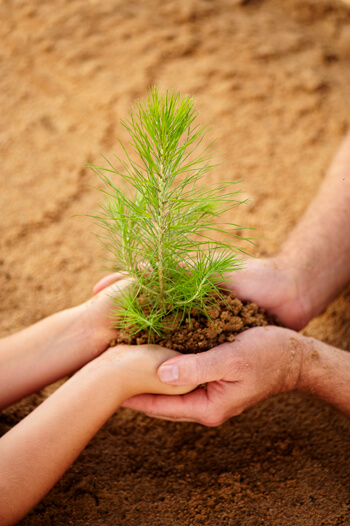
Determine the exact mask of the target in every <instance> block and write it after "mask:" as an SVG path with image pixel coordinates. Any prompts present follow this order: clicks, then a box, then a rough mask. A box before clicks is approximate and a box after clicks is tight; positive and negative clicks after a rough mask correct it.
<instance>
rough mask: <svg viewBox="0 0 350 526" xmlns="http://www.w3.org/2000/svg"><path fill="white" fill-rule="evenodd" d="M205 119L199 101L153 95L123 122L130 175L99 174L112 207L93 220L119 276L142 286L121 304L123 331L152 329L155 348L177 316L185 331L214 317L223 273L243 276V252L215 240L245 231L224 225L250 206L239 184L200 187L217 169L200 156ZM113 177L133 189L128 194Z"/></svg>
mask: <svg viewBox="0 0 350 526" xmlns="http://www.w3.org/2000/svg"><path fill="white" fill-rule="evenodd" d="M197 113H198V112H197V111H196V110H195V108H194V101H193V99H192V98H191V97H189V96H187V95H185V96H184V97H181V95H180V93H179V92H177V91H172V92H166V94H164V95H160V94H159V92H158V90H157V88H152V89H151V90H150V92H149V94H148V98H147V100H146V102H137V103H136V105H135V107H134V108H132V109H131V111H130V118H129V120H127V121H126V122H122V124H123V126H124V127H125V128H126V129H127V131H128V133H129V135H130V138H131V145H132V147H133V150H134V152H135V154H137V155H136V156H135V158H131V157H130V156H129V154H128V153H127V151H126V149H125V148H124V147H123V149H124V152H125V155H126V161H121V160H120V159H119V158H118V160H119V161H120V163H121V164H122V166H123V168H124V170H125V171H124V173H121V172H120V171H119V170H117V169H116V168H115V167H114V166H113V165H112V164H111V163H110V162H109V161H107V160H106V162H107V163H108V166H107V167H99V166H94V165H91V167H92V169H93V170H94V171H95V172H96V173H97V175H98V176H99V177H100V178H101V179H102V180H103V181H104V182H105V184H106V190H102V191H103V192H104V193H105V194H106V195H107V199H106V200H105V203H104V204H103V205H102V206H101V210H100V214H99V215H98V216H94V217H95V219H97V222H98V223H99V225H100V226H101V227H102V228H103V230H104V234H103V235H100V236H99V237H100V239H101V240H102V242H103V244H104V245H105V247H106V248H107V249H108V250H109V252H110V253H111V254H112V258H111V260H110V261H111V262H112V264H111V270H113V271H124V272H127V273H128V274H129V275H130V276H131V277H133V278H134V281H133V284H132V285H131V286H130V287H129V289H128V290H127V292H126V293H125V294H124V295H123V296H122V298H121V299H116V300H115V301H116V304H117V306H116V307H117V308H116V314H115V325H114V326H115V327H116V328H119V329H122V330H123V331H127V332H129V333H130V334H135V333H137V332H139V331H141V330H146V331H147V332H148V335H149V339H150V341H152V334H154V333H156V334H158V335H159V336H161V335H162V334H164V333H165V332H166V331H167V330H169V315H172V316H170V317H171V318H172V319H175V320H177V322H181V321H182V320H183V319H184V318H185V317H186V316H190V313H191V310H192V309H195V310H196V311H197V312H199V313H203V314H204V315H206V316H207V317H209V314H208V307H209V306H210V305H211V304H212V303H213V301H214V298H215V295H218V294H219V295H220V282H222V281H223V279H224V274H225V273H227V272H230V271H233V270H236V269H239V268H241V263H242V260H241V258H239V257H238V249H236V248H234V247H232V246H230V245H228V244H226V243H224V242H222V241H217V240H214V239H212V238H211V237H210V234H211V233H214V232H232V231H234V230H237V228H240V229H241V228H242V227H237V225H233V224H221V223H220V222H218V219H217V218H218V217H219V216H220V215H221V214H222V213H223V212H225V211H226V210H228V209H231V208H232V207H233V206H236V205H237V204H239V203H240V202H241V201H239V200H237V199H236V196H237V193H239V192H231V191H230V190H231V188H232V185H233V184H235V183H232V182H227V183H221V184H215V185H204V184H203V182H202V181H201V178H202V177H203V175H204V174H205V173H206V172H208V170H210V169H211V168H213V166H212V165H211V164H210V163H211V159H212V156H211V155H210V154H209V153H208V148H206V149H204V150H203V149H202V151H201V150H200V145H201V143H202V140H203V137H204V135H205V133H206V130H207V126H200V125H199V124H196V123H195V120H196V117H197ZM113 174H116V175H118V176H120V177H122V179H123V180H124V181H125V182H127V183H128V185H125V186H127V187H128V188H129V189H131V190H130V191H125V192H124V191H122V190H121V188H120V187H118V186H117V185H116V184H115V182H113V179H112V177H113Z"/></svg>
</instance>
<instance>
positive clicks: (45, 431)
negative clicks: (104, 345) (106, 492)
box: [0, 345, 193, 526]
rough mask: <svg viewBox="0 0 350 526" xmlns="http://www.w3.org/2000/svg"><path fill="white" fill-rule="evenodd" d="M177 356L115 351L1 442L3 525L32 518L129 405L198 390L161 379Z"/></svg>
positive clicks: (126, 348)
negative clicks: (135, 399)
mask: <svg viewBox="0 0 350 526" xmlns="http://www.w3.org/2000/svg"><path fill="white" fill-rule="evenodd" d="M176 354H177V353H175V352H174V351H171V350H169V349H162V348H160V347H158V346H153V348H152V349H150V348H149V347H148V346H147V345H144V346H133V347H131V346H130V347H129V346H118V347H114V348H111V349H109V350H108V351H106V352H105V353H104V354H102V355H101V356H100V357H98V358H96V359H95V360H93V361H91V362H90V363H89V364H87V365H86V366H85V367H83V368H82V369H81V370H80V371H79V372H78V373H76V375H75V376H73V377H72V378H71V379H69V380H68V381H67V382H66V383H65V384H64V385H63V386H61V387H60V388H59V389H58V390H57V391H56V392H55V393H54V394H53V395H52V396H51V397H50V398H48V399H47V400H45V402H43V403H42V404H41V405H40V406H39V407H38V408H37V409H35V410H34V411H33V412H32V413H31V414H30V415H28V416H27V417H26V418H25V419H24V420H22V421H21V422H20V423H19V424H17V425H16V426H15V427H14V428H13V429H11V430H10V431H9V432H8V433H6V434H5V435H4V436H3V437H2V438H1V439H0V524H1V525H4V526H5V525H6V526H7V525H10V524H14V523H15V522H17V521H18V520H19V519H20V518H21V517H23V516H24V515H25V514H26V513H28V511H29V510H30V509H31V508H32V507H33V506H34V504H36V503H37V502H38V501H39V500H40V499H41V498H42V497H43V496H44V495H45V494H46V493H47V492H48V491H49V490H50V489H51V488H52V486H53V485H54V484H55V483H56V482H57V480H58V479H59V478H60V477H61V476H62V475H63V473H64V472H65V471H66V470H67V469H68V467H69V466H70V465H71V464H72V462H73V461H74V460H75V459H76V458H77V456H78V455H79V454H80V452H81V451H82V450H83V449H84V447H85V446H86V445H87V443H88V442H89V440H91V438H92V437H93V436H94V434H95V433H96V432H97V431H98V430H99V429H100V427H101V426H102V425H103V424H104V423H105V422H106V420H107V419H108V418H109V417H110V416H111V415H112V414H113V413H114V412H115V410H116V409H117V408H118V407H119V406H120V404H121V403H122V401H123V400H125V399H126V398H128V397H130V396H132V395H135V394H138V393H142V392H152V393H165V394H181V393H184V392H188V391H189V390H190V389H192V388H193V387H191V388H189V387H185V388H184V387H180V388H179V387H170V386H166V385H164V384H163V383H161V382H160V381H159V380H158V378H157V376H156V370H157V367H158V366H159V365H160V363H162V362H163V361H164V360H166V359H168V358H171V357H172V356H174V355H176ZM29 473H31V474H32V473H35V477H34V478H33V477H32V476H30V477H29V476H28V474H29Z"/></svg>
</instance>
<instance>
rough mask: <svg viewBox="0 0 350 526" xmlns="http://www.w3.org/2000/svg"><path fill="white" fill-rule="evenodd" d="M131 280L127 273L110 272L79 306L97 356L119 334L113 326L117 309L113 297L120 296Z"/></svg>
mask: <svg viewBox="0 0 350 526" xmlns="http://www.w3.org/2000/svg"><path fill="white" fill-rule="evenodd" d="M131 282H132V280H131V278H128V277H126V276H125V274H120V273H115V274H110V275H109V276H107V277H106V278H104V279H103V280H101V281H100V282H99V283H98V284H97V285H95V287H94V294H95V295H94V296H93V297H92V298H90V299H89V300H88V301H86V302H85V303H83V304H82V305H80V306H79V308H80V309H81V311H82V313H83V320H84V321H83V327H84V331H85V333H86V334H87V338H89V339H90V340H91V342H93V343H94V345H95V355H96V356H97V355H98V354H100V353H101V352H103V351H105V350H106V349H107V348H108V347H109V346H110V343H111V341H113V340H114V339H115V338H116V336H117V333H116V330H115V329H114V328H113V317H115V311H116V305H115V302H114V301H113V298H116V297H118V296H120V295H121V294H122V293H123V290H124V289H125V288H126V287H128V286H129V285H130V284H131ZM100 284H102V285H100Z"/></svg>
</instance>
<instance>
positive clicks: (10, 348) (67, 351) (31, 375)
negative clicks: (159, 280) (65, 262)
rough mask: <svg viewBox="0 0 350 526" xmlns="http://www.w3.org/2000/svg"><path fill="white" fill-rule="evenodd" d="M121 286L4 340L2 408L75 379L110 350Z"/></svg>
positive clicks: (1, 343) (1, 351) (1, 349)
mask: <svg viewBox="0 0 350 526" xmlns="http://www.w3.org/2000/svg"><path fill="white" fill-rule="evenodd" d="M128 284H129V280H127V279H123V280H121V281H118V282H117V283H115V284H114V285H112V286H111V287H109V288H108V289H106V290H105V291H103V292H101V294H98V295H97V296H95V297H94V298H93V299H91V300H89V301H87V302H85V303H83V304H82V305H79V306H78V307H74V308H72V309H67V310H65V311H62V312H58V313H57V314H53V315H52V316H49V317H48V318H45V319H44V320H42V321H39V322H38V323H36V324H34V325H32V326H31V327H28V328H27V329H24V330H22V331H21V332H19V333H17V334H13V335H12V336H8V337H7V338H3V339H2V340H0V409H2V408H4V407H6V406H8V405H10V404H12V403H14V402H16V401H17V400H20V399H21V398H23V397H24V396H27V395H29V394H31V393H33V392H36V391H38V390H39V389H42V388H43V387H44V386H46V385H48V384H50V383H53V382H55V381H56V380H58V379H59V378H62V377H64V376H66V375H69V374H72V373H73V372H75V371H76V370H78V369H79V368H80V367H82V366H83V365H85V364H86V363H87V362H89V361H90V360H92V359H93V358H96V357H97V356H98V355H99V354H101V353H102V352H103V351H105V350H106V349H107V348H108V347H109V342H110V341H111V340H113V338H114V337H115V331H114V330H112V329H110V321H109V319H108V315H109V313H110V311H111V307H112V306H113V302H112V300H111V297H110V296H111V295H113V294H114V295H115V294H118V293H120V291H121V290H122V289H123V288H124V287H125V286H127V285H128Z"/></svg>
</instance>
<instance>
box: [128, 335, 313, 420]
mask: <svg viewBox="0 0 350 526" xmlns="http://www.w3.org/2000/svg"><path fill="white" fill-rule="evenodd" d="M306 342H307V338H304V337H303V336H301V335H299V334H298V333H296V332H294V331H291V330H289V329H283V328H281V327H270V326H269V327H256V328H253V329H249V330H247V331H245V332H243V333H241V334H240V335H239V336H238V337H237V339H236V341H234V342H232V343H223V344H221V345H219V346H218V347H215V348H214V349H211V350H210V351H207V352H204V353H200V354H192V355H191V354H189V355H185V356H183V355H181V356H176V357H174V358H172V359H170V360H168V361H167V362H165V363H164V364H162V365H161V366H160V367H159V369H158V375H159V378H160V379H161V380H162V381H163V382H165V383H167V384H171V385H185V384H192V385H193V384H195V385H200V384H202V383H206V382H208V384H207V387H206V389H204V388H199V389H197V390H195V391H193V392H191V393H189V394H186V395H182V396H171V397H169V396H162V395H158V396H156V395H139V396H134V397H132V398H130V399H128V400H126V402H124V404H123V407H128V408H131V409H136V410H138V411H143V412H145V413H146V414H147V415H149V416H152V417H156V418H163V419H166V420H182V421H191V422H192V421H193V422H198V423H200V424H203V425H207V426H218V425H220V424H221V423H223V422H224V421H225V420H227V419H228V418H230V417H232V416H235V415H238V414H240V413H241V412H242V411H244V410H245V409H247V408H248V407H250V406H252V405H254V404H256V403H257V402H259V401H261V400H264V399H265V398H267V397H269V396H272V395H275V394H277V393H281V392H285V391H290V390H293V389H297V388H298V387H299V379H300V374H301V365H302V355H303V349H304V347H305V346H306V345H307V343H306Z"/></svg>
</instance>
